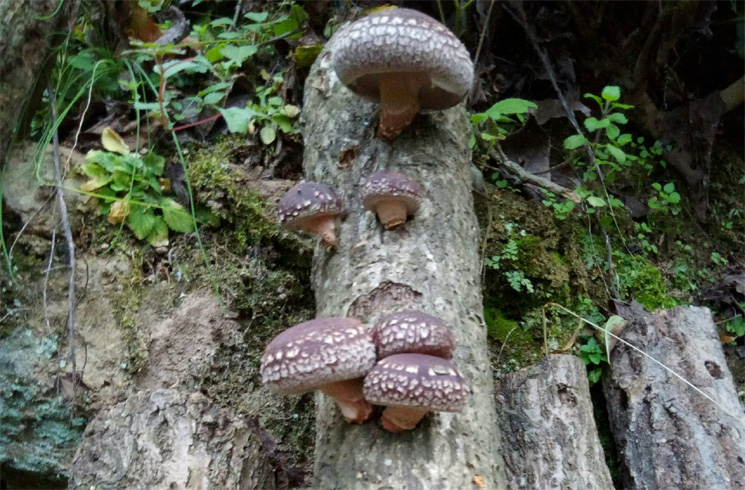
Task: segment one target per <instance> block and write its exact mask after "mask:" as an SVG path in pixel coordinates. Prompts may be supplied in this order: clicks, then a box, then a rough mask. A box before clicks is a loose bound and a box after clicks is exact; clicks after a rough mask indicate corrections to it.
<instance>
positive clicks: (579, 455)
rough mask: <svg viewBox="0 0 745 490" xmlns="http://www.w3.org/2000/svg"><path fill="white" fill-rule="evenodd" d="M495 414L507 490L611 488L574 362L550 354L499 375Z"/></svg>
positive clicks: (581, 368) (581, 371)
mask: <svg viewBox="0 0 745 490" xmlns="http://www.w3.org/2000/svg"><path fill="white" fill-rule="evenodd" d="M497 411H498V414H499V425H500V429H501V432H502V444H503V450H502V455H503V457H504V460H505V465H506V467H507V477H508V481H509V488H512V489H533V488H546V489H549V488H585V489H612V488H613V482H612V481H611V477H610V472H609V471H608V467H607V466H606V464H605V455H604V453H603V449H602V447H601V446H600V440H599V439H598V435H597V431H596V428H595V420H594V419H593V407H592V402H591V400H590V387H589V383H588V381H587V369H586V367H585V365H584V363H583V362H582V361H581V360H580V359H579V358H578V357H575V356H569V355H555V354H552V355H549V356H548V357H546V358H545V359H544V360H543V361H541V362H539V363H538V364H535V365H533V366H528V367H526V368H523V369H520V370H519V371H516V372H514V373H509V374H507V375H505V376H504V377H503V378H502V380H501V381H500V384H499V387H498V388H497Z"/></svg>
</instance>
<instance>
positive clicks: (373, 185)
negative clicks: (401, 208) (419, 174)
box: [360, 171, 424, 216]
mask: <svg viewBox="0 0 745 490" xmlns="http://www.w3.org/2000/svg"><path fill="white" fill-rule="evenodd" d="M360 193H361V194H362V200H363V202H364V203H365V208H366V209H368V210H370V211H373V212H377V208H378V205H379V204H380V203H381V202H382V201H387V200H390V199H397V200H400V201H402V202H403V203H404V204H405V205H406V214H408V215H409V216H413V215H414V214H416V212H417V210H418V209H419V204H420V203H421V202H422V199H424V190H423V189H422V186H420V185H419V183H418V182H417V181H416V180H414V179H412V178H411V177H409V176H408V175H404V174H402V173H399V172H391V171H383V172H376V173H374V174H372V175H371V176H370V177H368V179H367V180H366V181H365V183H364V184H362V188H361V189H360Z"/></svg>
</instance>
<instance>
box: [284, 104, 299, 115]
mask: <svg viewBox="0 0 745 490" xmlns="http://www.w3.org/2000/svg"><path fill="white" fill-rule="evenodd" d="M279 112H281V113H282V114H284V115H285V116H287V117H291V118H295V117H298V115H300V108H299V107H298V106H296V105H292V104H287V105H286V106H284V107H283V108H282V109H281V110H280V111H279Z"/></svg>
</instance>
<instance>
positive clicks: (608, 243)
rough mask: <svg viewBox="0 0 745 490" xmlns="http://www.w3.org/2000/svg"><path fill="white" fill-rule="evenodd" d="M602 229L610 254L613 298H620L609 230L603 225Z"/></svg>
mask: <svg viewBox="0 0 745 490" xmlns="http://www.w3.org/2000/svg"><path fill="white" fill-rule="evenodd" d="M600 229H601V230H602V231H603V237H604V238H605V251H606V253H607V254H608V279H609V282H610V288H609V289H610V294H611V299H614V300H620V299H621V295H620V294H619V292H618V286H616V267H615V266H614V265H613V248H612V247H611V244H610V237H609V236H608V232H607V231H605V228H603V227H602V226H601V227H600Z"/></svg>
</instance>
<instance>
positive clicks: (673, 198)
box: [666, 192, 680, 204]
mask: <svg viewBox="0 0 745 490" xmlns="http://www.w3.org/2000/svg"><path fill="white" fill-rule="evenodd" d="M666 200H667V202H669V203H670V204H678V203H679V202H680V194H678V193H677V192H671V193H670V195H669V196H667V198H666Z"/></svg>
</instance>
